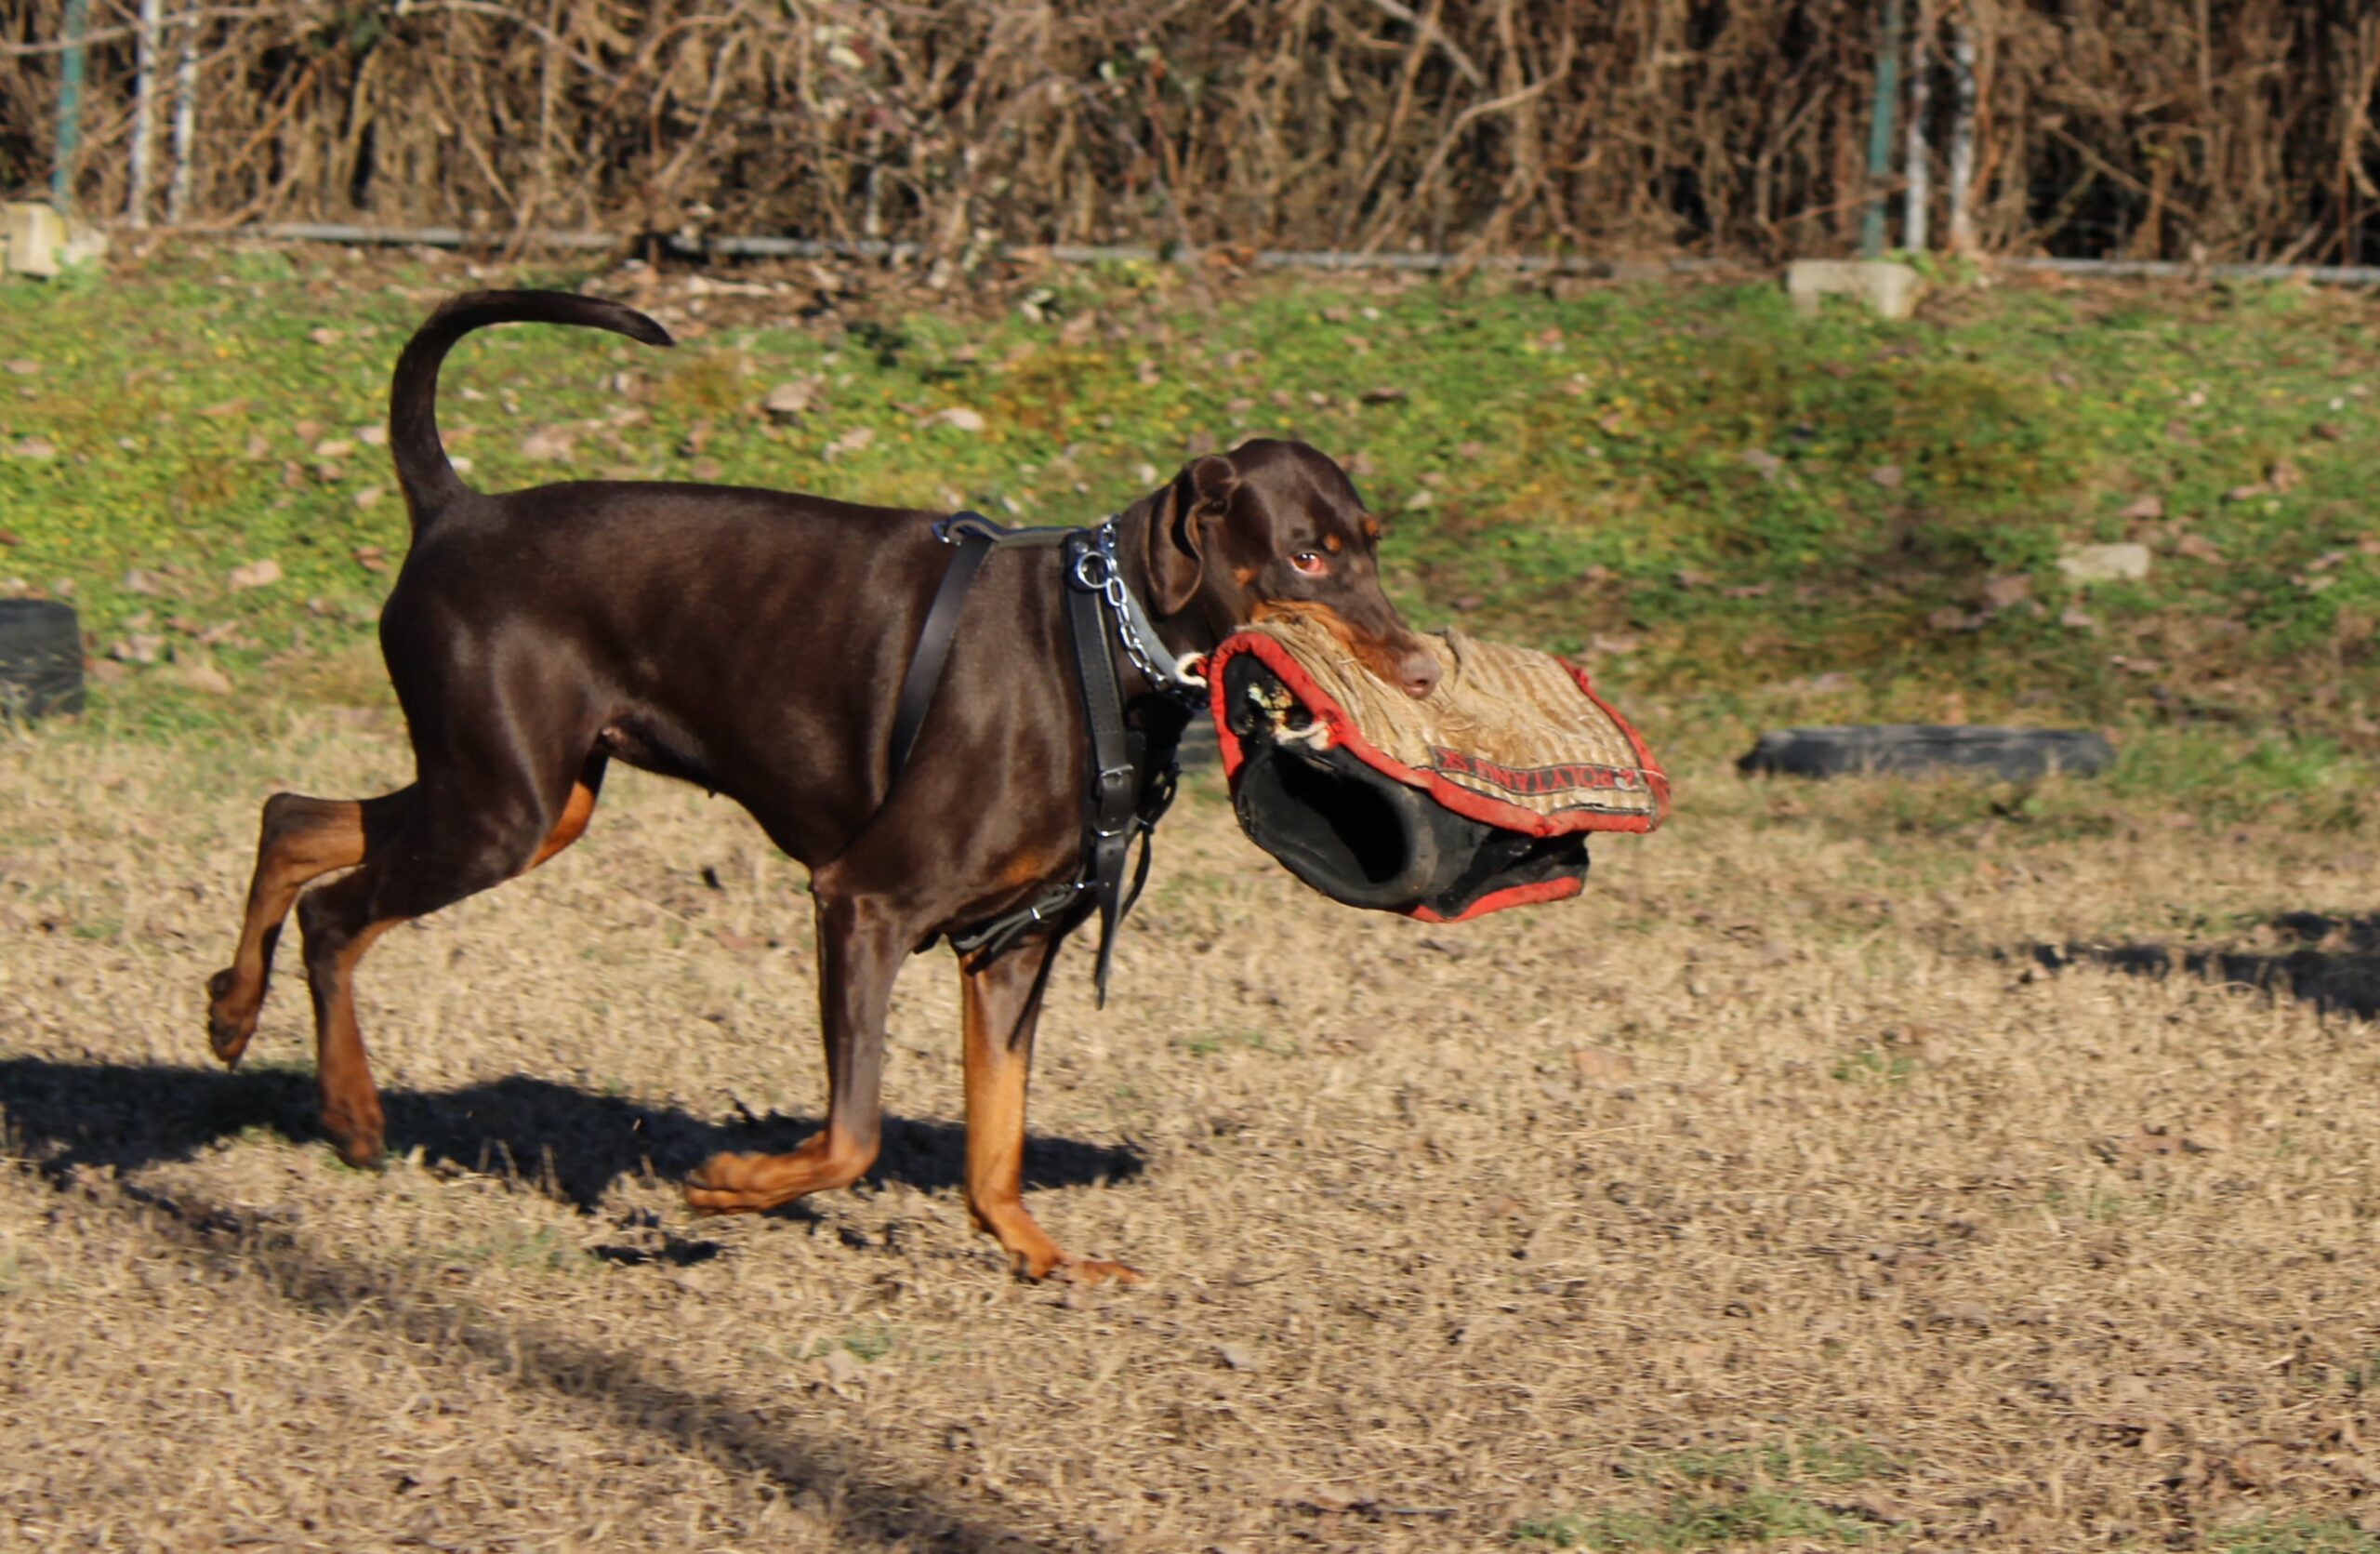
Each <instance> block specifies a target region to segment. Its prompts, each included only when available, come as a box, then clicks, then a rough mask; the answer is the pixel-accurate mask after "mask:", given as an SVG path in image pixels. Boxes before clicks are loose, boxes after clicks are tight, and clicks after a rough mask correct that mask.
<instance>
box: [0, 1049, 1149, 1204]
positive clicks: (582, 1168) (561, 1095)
mask: <svg viewBox="0 0 2380 1554" xmlns="http://www.w3.org/2000/svg"><path fill="white" fill-rule="evenodd" d="M380 1103H381V1107H382V1109H384V1110H385V1112H386V1113H387V1116H388V1124H389V1131H388V1143H389V1149H390V1151H391V1152H392V1153H395V1154H404V1153H406V1152H408V1151H410V1150H412V1149H416V1148H418V1149H420V1150H421V1151H422V1156H423V1160H424V1162H426V1163H430V1164H433V1165H435V1164H446V1165H453V1166H460V1167H463V1168H465V1169H468V1170H472V1171H481V1172H488V1173H492V1174H501V1175H512V1176H516V1177H518V1178H520V1179H522V1180H523V1181H527V1182H531V1183H534V1184H536V1185H538V1186H540V1187H542V1188H544V1189H547V1190H550V1191H552V1192H554V1193H557V1194H559V1195H560V1196H561V1197H562V1198H565V1199H567V1200H568V1201H569V1202H572V1203H575V1204H576V1205H577V1206H578V1207H579V1208H581V1209H584V1210H592V1209H594V1208H595V1207H596V1206H597V1205H598V1204H599V1203H600V1202H602V1199H603V1196H604V1194H605V1193H606V1192H607V1191H609V1190H610V1189H611V1187H612V1185H613V1184H614V1183H615V1182H616V1181H618V1180H619V1179H620V1178H621V1177H623V1176H637V1175H645V1174H647V1173H648V1172H649V1173H652V1174H654V1175H659V1176H661V1177H664V1178H668V1179H675V1178H677V1177H680V1176H682V1175H685V1174H686V1173H687V1172H688V1171H690V1170H692V1169H693V1168H694V1166H696V1165H699V1164H700V1163H702V1162H703V1161H704V1160H706V1159H707V1158H708V1157H709V1156H710V1155H712V1154H714V1153H716V1152H718V1151H720V1150H722V1149H727V1150H757V1151H781V1150H785V1149H792V1148H793V1147H794V1145H795V1144H797V1143H799V1142H800V1140H802V1139H803V1138H806V1137H808V1136H810V1134H811V1133H813V1131H815V1128H816V1126H817V1123H816V1121H815V1120H814V1119H812V1118H805V1117H800V1116H789V1115H776V1116H770V1117H762V1118H752V1119H748V1120H746V1121H740V1122H710V1121H707V1120H706V1119H703V1118H700V1117H695V1116H692V1115H690V1114H688V1113H686V1112H684V1111H681V1110H678V1109H674V1108H670V1107H666V1106H654V1105H650V1104H647V1103H644V1102H641V1101H635V1100H630V1099H627V1098H625V1097H623V1096H611V1095H603V1094H599V1093H596V1092H592V1091H588V1090H581V1089H578V1088H576V1087H575V1086H572V1085H568V1084H557V1083H555V1082H552V1081H550V1080H542V1079H530V1078H523V1077H519V1076H513V1077H508V1078H505V1079H499V1080H494V1081H489V1082H483V1083H479V1084H469V1085H464V1086H462V1087H460V1088H458V1089H454V1090H428V1091H423V1090H403V1089H393V1088H392V1089H384V1090H382V1091H381V1093H380ZM315 1104H316V1096H315V1090H314V1075H313V1071H312V1070H311V1069H304V1068H296V1067H284V1066H282V1065H258V1066H251V1067H249V1068H247V1069H243V1070H242V1071H240V1072H238V1073H226V1072H224V1071H223V1070H221V1069H214V1068H200V1067H197V1066H195V1065H191V1066H182V1065H178V1064H170V1063H111V1062H104V1061H94V1062H81V1063H74V1062H63V1061H59V1060H58V1059H54V1058H43V1057H10V1058H0V1120H5V1122H6V1128H7V1133H8V1134H10V1135H13V1138H12V1140H11V1142H12V1143H14V1144H15V1145H16V1146H17V1149H18V1150H19V1151H20V1152H24V1153H29V1154H31V1155H32V1156H33V1158H34V1159H35V1160H37V1161H39V1162H41V1163H42V1164H43V1165H44V1166H45V1167H46V1168H47V1169H49V1170H51V1171H52V1172H65V1171H71V1170H73V1168H74V1167H77V1166H112V1167H114V1168H115V1169H116V1170H118V1171H132V1170H136V1169H138V1168H139V1167H141V1166H144V1165H150V1164H153V1163H156V1162H162V1161H174V1160H189V1159H192V1158H194V1157H195V1156H197V1155H199V1154H201V1153H203V1152H205V1150H207V1149H211V1148H213V1147H214V1146H216V1145H217V1144H218V1143H221V1142H222V1141H224V1140H226V1139H232V1138H238V1137H240V1136H244V1135H252V1134H259V1133H261V1134H266V1135H274V1136H280V1137H283V1138H287V1139H292V1140H298V1141H307V1140H313V1139H319V1138H320V1137H322V1130H321V1129H320V1127H319V1126H318V1125H317V1124H316V1122H315V1115H314V1113H315ZM965 1148H966V1130H965V1129H964V1128H963V1127H962V1126H960V1125H959V1124H958V1123H955V1122H921V1121H918V1120H915V1119H908V1118H899V1117H890V1116H888V1117H886V1118H885V1119H884V1147H883V1150H882V1152H881V1153H880V1154H879V1156H878V1157H877V1162H876V1165H875V1167H874V1169H872V1170H871V1171H870V1172H869V1173H868V1180H870V1181H874V1182H899V1183H904V1184H906V1185H908V1186H911V1187H916V1188H919V1189H925V1190H928V1191H933V1190H941V1189H951V1188H956V1187H959V1185H961V1184H962V1183H963V1182H964V1181H965V1179H966V1177H965V1160H966V1155H965ZM1143 1164H1144V1161H1143V1157H1142V1156H1141V1154H1140V1152H1139V1151H1138V1150H1136V1149H1131V1147H1129V1146H1124V1145H1114V1144H1092V1143H1087V1142H1085V1141H1083V1140H1080V1139H1074V1138H1051V1137H1047V1136H1037V1137H1032V1138H1029V1139H1027V1140H1026V1142H1025V1185H1026V1186H1028V1187H1042V1188H1051V1187H1073V1186H1079V1185H1083V1184H1089V1183H1103V1182H1114V1181H1122V1180H1126V1179H1129V1178H1131V1177H1133V1176H1136V1175H1140V1173H1141V1170H1142V1167H1143ZM781 1212H782V1211H781ZM796 1212H800V1211H799V1210H797V1211H796Z"/></svg>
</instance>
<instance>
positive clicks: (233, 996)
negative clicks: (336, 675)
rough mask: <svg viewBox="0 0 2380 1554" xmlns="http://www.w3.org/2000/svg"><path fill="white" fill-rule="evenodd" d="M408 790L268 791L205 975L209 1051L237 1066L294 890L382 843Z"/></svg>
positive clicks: (558, 841) (566, 808)
mask: <svg viewBox="0 0 2380 1554" xmlns="http://www.w3.org/2000/svg"><path fill="white" fill-rule="evenodd" d="M604 765H605V758H604V757H603V756H602V755H600V754H597V755H591V756H589V757H588V760H587V764H586V766H585V767H584V769H582V770H581V771H580V773H579V776H578V780H577V782H576V783H575V784H574V785H573V786H572V788H571V792H570V797H569V799H568V800H567V801H565V803H564V804H563V805H562V817H561V819H560V820H559V821H557V822H556V823H555V826H554V829H553V830H552V831H551V833H549V835H548V836H547V838H546V840H545V842H544V843H543V844H541V845H540V846H539V847H538V849H537V853H536V857H533V858H532V859H530V861H529V865H528V867H529V868H531V869H535V868H536V867H537V866H538V865H539V864H541V863H544V862H545V861H546V860H547V859H548V858H550V857H553V856H554V855H555V854H556V853H559V852H561V851H562V849H563V848H564V847H567V846H569V845H570V844H571V843H574V842H575V841H577V840H578V838H579V836H580V835H581V834H582V833H584V832H585V831H586V830H587V822H588V817H590V816H592V815H593V814H594V812H595V797H596V795H597V794H598V793H600V792H601V791H602V787H603V768H604ZM413 798H414V790H413V789H412V788H410V787H408V788H401V789H399V790H397V791H395V792H393V793H384V794H382V795H380V796H379V797H378V798H377V799H312V798H308V797H307V796H306V795H305V794H303V793H275V794H274V795H273V796H272V797H271V798H269V799H267V800H266V801H265V802H264V824H263V828H262V834H261V835H260V836H259V837H258V841H257V867H256V873H255V875H254V877H253V878H251V879H250V881H249V882H248V906H247V914H246V916H245V918H244V919H243V920H242V922H241V924H240V943H239V947H238V949H236V950H233V951H232V954H231V964H230V965H228V966H226V967H224V968H223V969H222V970H221V971H218V972H217V973H216V974H215V975H214V976H211V977H209V978H208V979H207V983H206V991H207V1008H206V1034H207V1040H208V1042H209V1043H212V1045H213V1046H214V1048H215V1056H217V1057H218V1058H221V1059H222V1060H223V1062H224V1063H225V1064H226V1065H227V1066H229V1067H233V1068H236V1067H238V1066H239V1062H240V1059H241V1057H242V1056H244V1055H245V1053H246V1052H247V1050H248V1040H249V1038H250V1037H252V1036H254V1035H255V1034H256V1029H257V1015H258V1011H259V1010H261V1009H262V1008H263V1007H264V998H265V991H266V990H267V988H268V987H269V986H270V985H271V978H272V952H273V948H274V947H275V946H276V945H277V944H279V943H280V941H281V928H282V923H283V922H284V920H285V919H286V918H287V917H288V915H289V909H290V906H291V905H292V904H293V903H294V902H296V900H297V899H298V892H299V891H301V890H303V889H304V888H305V887H306V886H307V885H308V884H310V883H312V882H313V881H314V880H316V879H319V878H320V877H321V876H323V875H324V874H328V873H331V872H333V871H334V870H340V869H352V868H354V867H355V866H356V865H358V864H360V863H363V862H364V861H365V860H366V859H367V858H369V857H371V856H372V854H373V853H374V852H376V851H377V849H378V848H380V847H381V846H383V845H385V844H386V843H387V842H388V839H389V838H390V837H391V836H393V835H395V834H396V831H397V829H398V828H399V827H400V826H401V825H403V822H404V817H405V814H406V812H407V811H408V810H409V809H410V808H411V807H412V804H413Z"/></svg>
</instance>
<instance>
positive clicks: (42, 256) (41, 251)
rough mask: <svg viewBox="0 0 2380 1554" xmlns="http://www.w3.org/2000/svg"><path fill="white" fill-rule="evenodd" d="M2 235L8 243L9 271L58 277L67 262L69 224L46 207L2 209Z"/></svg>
mask: <svg viewBox="0 0 2380 1554" xmlns="http://www.w3.org/2000/svg"><path fill="white" fill-rule="evenodd" d="M0 236H5V237H6V238H7V244H8V268H9V269H11V270H13V271H15V272H17V273H18V274H20V275H45V276H46V275H55V274H57V273H58V272H59V268H60V266H61V265H62V263H63V262H64V261H63V260H62V259H61V258H60V256H59V250H60V249H62V248H64V247H65V246H66V223H65V222H64V221H63V220H61V219H59V214H58V212H56V211H54V210H52V209H50V208H49V206H46V205H32V204H22V205H9V206H0Z"/></svg>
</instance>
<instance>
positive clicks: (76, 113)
mask: <svg viewBox="0 0 2380 1554" xmlns="http://www.w3.org/2000/svg"><path fill="white" fill-rule="evenodd" d="M90 9H91V7H90V0H66V25H65V27H64V29H63V34H62V36H61V38H60V41H61V42H62V43H64V44H65V46H66V49H65V54H64V56H63V57H62V58H61V59H60V60H59V68H58V153H57V159H56V161H55V162H54V163H53V164H52V165H51V167H50V174H49V199H50V203H51V204H52V205H54V206H57V207H58V208H59V212H60V213H61V214H63V213H64V212H66V211H69V210H72V209H73V208H74V153H75V151H76V150H77V149H78V147H79V146H80V145H81V143H82V139H83V33H84V28H85V25H86V23H87V22H88V20H90Z"/></svg>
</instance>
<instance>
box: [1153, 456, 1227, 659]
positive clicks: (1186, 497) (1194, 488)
mask: <svg viewBox="0 0 2380 1554" xmlns="http://www.w3.org/2000/svg"><path fill="white" fill-rule="evenodd" d="M1238 485H1239V472H1238V471H1237V470H1236V469H1234V468H1233V467H1232V463H1231V460H1230V459H1228V458H1214V457H1212V456H1210V457H1208V458H1201V459H1197V460H1196V461H1195V462H1193V463H1191V464H1189V465H1188V466H1186V467H1185V468H1184V469H1183V472H1181V473H1180V474H1178V475H1176V476H1174V477H1173V480H1172V482H1171V483H1170V484H1169V485H1167V486H1166V488H1165V489H1164V490H1162V491H1160V492H1158V493H1157V495H1156V496H1154V497H1148V498H1143V501H1142V504H1141V505H1143V506H1144V507H1145V508H1146V509H1147V519H1146V522H1147V525H1148V527H1147V528H1146V529H1145V530H1144V532H1143V535H1142V551H1141V553H1142V554H1143V555H1144V556H1146V557H1147V558H1148V576H1147V577H1146V578H1144V579H1143V581H1144V586H1145V588H1146V590H1147V594H1148V602H1149V609H1150V610H1151V611H1152V612H1154V613H1155V614H1156V616H1157V618H1158V619H1160V620H1162V619H1164V618H1166V617H1167V616H1170V615H1175V614H1178V613H1180V611H1181V610H1182V607H1183V605H1185V604H1189V603H1190V601H1191V600H1192V599H1193V598H1195V597H1196V596H1197V592H1198V579H1199V578H1201V577H1202V576H1204V575H1205V572H1206V552H1205V538H1204V536H1203V535H1202V534H1201V533H1200V531H1201V529H1202V528H1203V527H1204V526H1205V524H1206V521H1207V519H1208V518H1210V517H1211V516H1213V515H1214V514H1216V513H1218V512H1221V511H1223V505H1224V504H1225V503H1226V502H1228V501H1230V500H1231V494H1232V492H1233V490H1234V489H1236V487H1237V486H1238Z"/></svg>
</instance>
